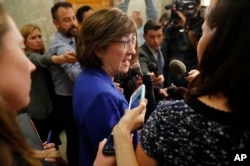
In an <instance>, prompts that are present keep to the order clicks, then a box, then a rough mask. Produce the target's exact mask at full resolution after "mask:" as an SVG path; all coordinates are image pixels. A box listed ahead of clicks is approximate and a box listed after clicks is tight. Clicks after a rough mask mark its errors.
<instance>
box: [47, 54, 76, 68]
mask: <svg viewBox="0 0 250 166" xmlns="http://www.w3.org/2000/svg"><path fill="white" fill-rule="evenodd" d="M51 60H52V62H53V63H54V64H57V65H60V64H64V63H74V62H76V61H77V58H76V55H75V53H74V52H73V51H66V52H65V53H63V54H62V55H60V56H57V55H52V56H51Z"/></svg>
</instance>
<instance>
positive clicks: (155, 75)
mask: <svg viewBox="0 0 250 166" xmlns="http://www.w3.org/2000/svg"><path fill="white" fill-rule="evenodd" d="M143 37H144V40H145V42H144V44H142V45H141V46H140V48H139V61H140V65H141V69H142V73H143V75H146V74H148V73H150V74H151V75H152V79H153V90H154V96H155V100H156V103H157V101H159V100H162V99H163V98H166V97H167V96H168V94H167V92H166V88H164V86H165V84H164V83H165V81H164V80H165V79H164V77H165V73H166V72H165V71H166V70H165V69H166V67H167V65H165V62H166V61H167V55H166V52H167V45H166V44H165V43H164V33H163V27H162V25H161V23H160V22H159V21H156V20H148V21H147V22H146V24H145V25H144V34H143ZM148 105H149V106H150V101H149V104H148ZM152 109H154V107H151V109H150V110H151V111H152Z"/></svg>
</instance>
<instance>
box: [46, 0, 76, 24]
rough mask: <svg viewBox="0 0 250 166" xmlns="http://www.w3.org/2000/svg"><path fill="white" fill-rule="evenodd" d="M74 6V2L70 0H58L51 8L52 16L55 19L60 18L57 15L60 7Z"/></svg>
mask: <svg viewBox="0 0 250 166" xmlns="http://www.w3.org/2000/svg"><path fill="white" fill-rule="evenodd" d="M60 7H63V8H73V7H72V4H71V3H69V2H57V3H55V4H54V6H53V7H52V8H51V16H52V18H53V20H57V19H58V15H57V10H58V9H59V8H60Z"/></svg>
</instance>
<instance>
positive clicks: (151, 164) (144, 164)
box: [136, 143, 158, 166]
mask: <svg viewBox="0 0 250 166" xmlns="http://www.w3.org/2000/svg"><path fill="white" fill-rule="evenodd" d="M136 158H137V161H138V164H139V165H141V166H157V165H158V162H157V161H156V160H155V159H154V158H152V157H150V156H148V155H147V154H146V153H145V152H144V150H143V148H142V146H141V144H140V143H138V145H137V148H136Z"/></svg>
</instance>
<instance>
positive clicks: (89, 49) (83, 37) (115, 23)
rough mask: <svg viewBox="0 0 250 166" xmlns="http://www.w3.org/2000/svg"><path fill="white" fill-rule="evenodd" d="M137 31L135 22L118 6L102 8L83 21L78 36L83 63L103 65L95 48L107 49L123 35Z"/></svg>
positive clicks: (78, 50) (78, 46)
mask: <svg viewBox="0 0 250 166" xmlns="http://www.w3.org/2000/svg"><path fill="white" fill-rule="evenodd" d="M131 33H136V24H135V22H134V21H133V20H132V19H131V18H130V17H129V16H128V15H126V14H125V13H123V12H122V11H121V10H120V9H118V8H109V9H100V10H97V11H95V12H94V13H93V14H91V15H90V16H89V17H88V18H87V19H86V20H84V21H83V26H82V27H81V30H80V33H79V35H78V38H77V47H76V54H77V57H78V60H79V62H80V63H81V65H84V66H86V67H101V66H102V62H101V60H100V59H99V58H98V57H97V56H96V55H95V50H97V49H105V48H106V47H107V46H108V45H109V44H111V43H112V42H114V41H117V40H119V39H120V38H121V37H123V36H126V35H128V34H131Z"/></svg>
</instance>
